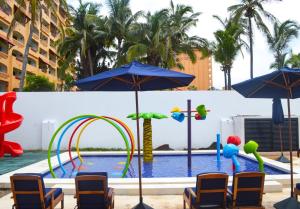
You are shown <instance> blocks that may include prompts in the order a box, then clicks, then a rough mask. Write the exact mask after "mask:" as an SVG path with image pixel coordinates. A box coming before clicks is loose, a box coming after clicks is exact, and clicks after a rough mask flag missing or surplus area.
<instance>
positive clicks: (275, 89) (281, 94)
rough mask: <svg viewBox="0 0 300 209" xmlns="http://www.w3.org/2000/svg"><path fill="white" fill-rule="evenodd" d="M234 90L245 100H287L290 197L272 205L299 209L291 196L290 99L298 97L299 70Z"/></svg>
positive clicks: (276, 73) (271, 75) (262, 78)
mask: <svg viewBox="0 0 300 209" xmlns="http://www.w3.org/2000/svg"><path fill="white" fill-rule="evenodd" d="M232 88H233V89H234V90H236V91H237V92H239V93H240V94H242V95H243V96H244V97H247V98H283V99H287V106H288V119H289V123H288V127H289V151H290V175H291V197H290V198H288V199H285V200H283V201H280V202H278V203H276V204H275V205H274V207H275V208H285V209H288V208H300V204H299V203H298V202H297V201H296V199H295V198H294V195H293V187H294V178H293V177H294V176H293V155H292V152H293V146H292V120H291V109H290V99H296V98H299V97H300V69H290V68H283V69H280V70H277V71H274V72H272V73H269V74H266V75H263V76H260V77H257V78H254V79H251V80H247V81H244V82H241V83H239V84H235V85H233V86H232Z"/></svg>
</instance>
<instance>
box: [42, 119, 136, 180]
mask: <svg viewBox="0 0 300 209" xmlns="http://www.w3.org/2000/svg"><path fill="white" fill-rule="evenodd" d="M98 120H102V121H105V122H107V123H108V124H110V125H111V126H113V127H114V128H115V129H116V130H117V131H118V133H119V134H120V135H121V137H122V139H123V140H124V143H125V146H126V152H127V158H126V162H124V163H123V162H120V164H124V168H123V171H122V173H120V176H121V177H125V176H126V174H127V171H128V169H129V165H130V162H131V160H132V157H133V154H134V149H135V143H134V136H133V133H132V131H131V130H130V128H129V127H128V126H127V125H126V124H125V123H124V122H122V121H121V120H119V119H117V118H113V117H108V116H97V115H79V116H76V117H73V118H71V119H69V120H67V121H66V122H64V123H63V124H62V125H61V126H60V127H59V128H58V129H57V130H56V131H55V132H54V134H53V136H52V138H51V140H50V143H49V146H48V166H49V169H50V173H51V175H52V177H53V178H55V177H56V175H55V173H54V171H53V167H52V163H51V151H52V147H53V144H54V141H55V139H58V141H57V148H56V157H57V160H58V163H59V167H60V169H61V170H62V172H63V173H64V174H65V173H66V170H65V168H64V165H63V163H62V162H61V159H60V152H61V149H60V148H61V142H62V140H63V139H64V136H65V134H66V133H67V131H68V130H69V129H70V128H73V127H74V126H75V124H77V123H79V122H80V123H79V124H78V125H77V126H75V129H74V130H73V132H72V134H71V137H70V138H69V142H68V152H69V158H70V161H71V162H72V166H73V168H74V169H75V168H76V164H75V163H74V160H73V157H72V152H71V151H72V147H71V146H72V142H73V139H74V136H75V135H76V133H77V131H78V130H79V129H80V128H81V127H82V126H83V127H82V128H81V129H80V131H79V134H78V135H77V140H76V152H77V155H78V158H79V160H80V165H79V166H78V167H79V169H80V166H81V165H82V163H83V161H84V160H83V158H82V156H81V154H80V148H79V147H80V146H79V145H80V139H81V136H82V133H83V132H84V131H85V129H86V128H87V127H88V126H89V125H91V124H92V123H93V122H95V121H98ZM124 131H125V132H124ZM59 134H60V135H59ZM128 138H129V140H128Z"/></svg>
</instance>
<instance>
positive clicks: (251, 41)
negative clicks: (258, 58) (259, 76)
mask: <svg viewBox="0 0 300 209" xmlns="http://www.w3.org/2000/svg"><path fill="white" fill-rule="evenodd" d="M248 21H249V41H250V78H251V79H253V30H252V19H251V16H249V17H248Z"/></svg>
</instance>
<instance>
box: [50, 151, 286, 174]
mask: <svg viewBox="0 0 300 209" xmlns="http://www.w3.org/2000/svg"><path fill="white" fill-rule="evenodd" d="M83 159H84V162H83V164H82V165H81V166H80V167H81V168H80V169H81V171H87V172H96V171H105V172H108V175H109V177H111V178H120V176H121V173H122V170H123V167H124V164H123V163H124V162H125V161H126V157H125V156H83ZM238 161H239V162H240V165H241V171H258V163H257V162H256V161H254V160H251V159H249V158H246V157H242V156H238ZM137 162H138V160H137V157H134V158H133V160H132V163H131V167H130V169H129V172H128V173H127V178H134V177H137V173H138V167H137V164H138V163H137ZM75 163H76V165H77V168H78V166H79V165H80V161H79V159H78V158H76V159H75ZM64 168H65V170H66V171H67V173H66V174H65V175H63V174H62V171H61V169H60V168H59V167H57V168H55V169H54V172H55V174H56V177H58V178H73V177H74V176H75V175H76V173H77V172H78V169H75V170H74V169H73V166H72V164H71V162H67V163H65V164H64ZM204 172H226V173H228V174H229V175H232V173H233V172H232V162H231V160H230V159H226V158H224V157H223V156H221V167H220V168H218V167H217V162H216V155H215V154H194V155H193V156H192V168H191V169H188V167H187V156H186V155H156V156H154V161H153V163H142V173H143V177H144V178H153V177H192V176H196V175H197V174H199V173H204ZM265 173H266V174H268V175H279V174H287V172H285V171H282V170H279V169H277V168H275V167H272V166H269V165H265ZM44 176H45V177H46V178H51V174H50V172H47V173H45V175H44Z"/></svg>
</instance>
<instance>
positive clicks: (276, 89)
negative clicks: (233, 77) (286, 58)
mask: <svg viewBox="0 0 300 209" xmlns="http://www.w3.org/2000/svg"><path fill="white" fill-rule="evenodd" d="M232 88H233V89H235V90H236V91H238V92H239V93H240V94H242V95H243V96H244V97H247V98H286V99H287V98H289V99H295V98H299V97H300V69H290V68H283V69H281V70H277V71H274V72H272V73H269V74H267V75H263V76H260V77H257V78H255V79H251V80H246V81H244V82H241V83H239V84H235V85H233V86H232Z"/></svg>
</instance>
